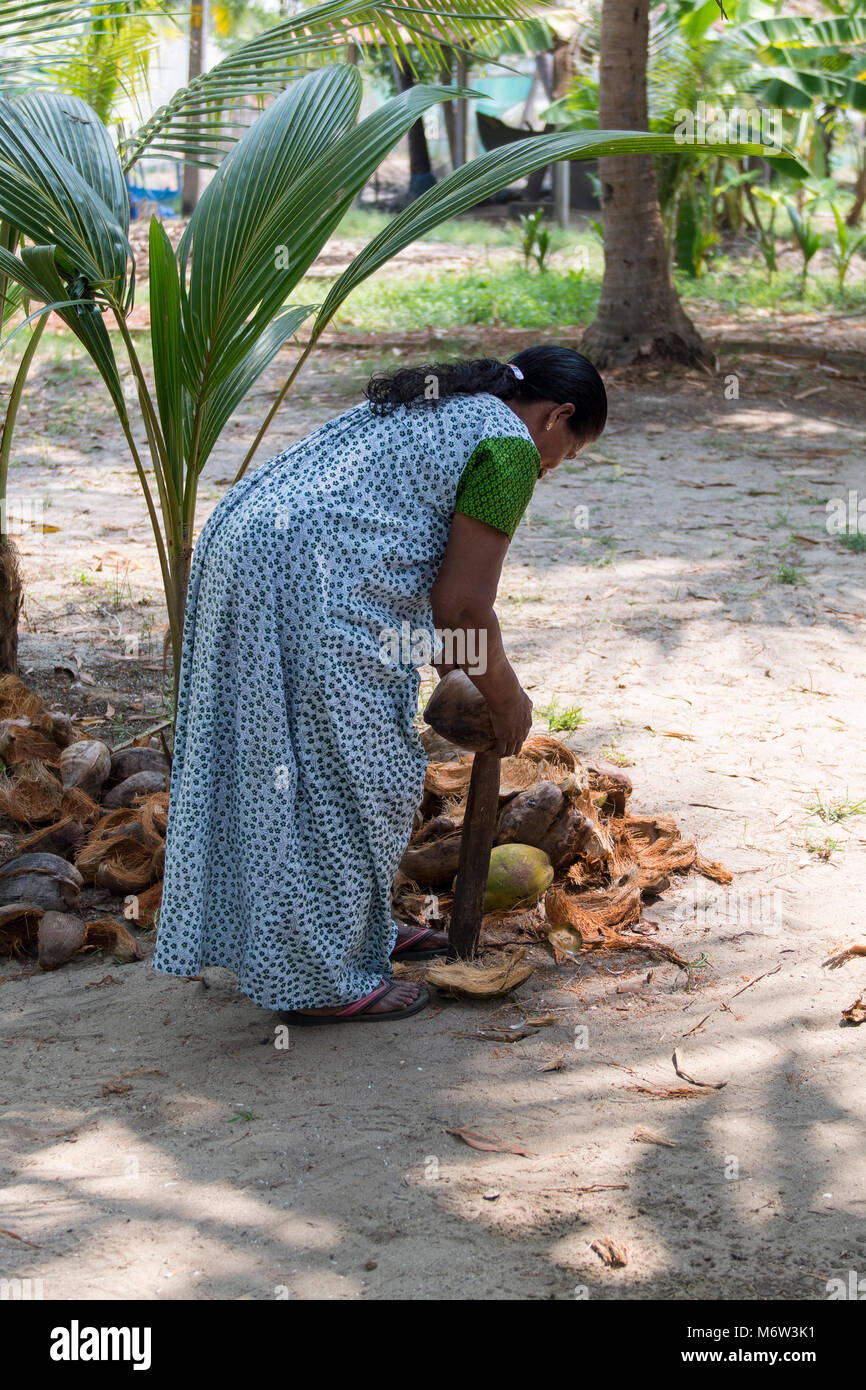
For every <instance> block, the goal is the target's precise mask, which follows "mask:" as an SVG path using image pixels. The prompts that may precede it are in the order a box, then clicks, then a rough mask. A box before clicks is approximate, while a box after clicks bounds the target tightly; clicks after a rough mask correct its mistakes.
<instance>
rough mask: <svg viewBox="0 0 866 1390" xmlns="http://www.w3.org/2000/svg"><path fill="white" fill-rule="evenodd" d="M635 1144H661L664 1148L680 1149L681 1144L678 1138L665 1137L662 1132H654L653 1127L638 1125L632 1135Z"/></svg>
mask: <svg viewBox="0 0 866 1390" xmlns="http://www.w3.org/2000/svg"><path fill="white" fill-rule="evenodd" d="M631 1142H632V1143H633V1144H659V1145H661V1147H662V1148H664V1149H678V1148H679V1144H678V1143H677V1141H676V1139H665V1137H664V1135H662V1134H653V1132H652V1130H651V1129H644V1128H643V1126H642V1125H638V1127H637V1129H636V1130H635V1132H634V1134H633V1135H632V1136H631Z"/></svg>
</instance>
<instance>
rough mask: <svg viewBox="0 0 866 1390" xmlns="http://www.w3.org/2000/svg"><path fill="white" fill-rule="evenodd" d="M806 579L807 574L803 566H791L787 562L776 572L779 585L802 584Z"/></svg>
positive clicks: (783, 562) (784, 561)
mask: <svg viewBox="0 0 866 1390" xmlns="http://www.w3.org/2000/svg"><path fill="white" fill-rule="evenodd" d="M805 578H806V572H805V570H804V569H803V566H802V565H791V564H789V563H788V562H787V560H783V561H782V563H781V565H780V566H779V568H778V569H777V570H776V583H777V584H802V583H803V581H804V580H805Z"/></svg>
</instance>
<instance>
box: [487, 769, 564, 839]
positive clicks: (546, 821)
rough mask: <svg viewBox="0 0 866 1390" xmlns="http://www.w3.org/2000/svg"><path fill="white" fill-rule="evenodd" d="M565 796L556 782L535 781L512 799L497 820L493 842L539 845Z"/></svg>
mask: <svg viewBox="0 0 866 1390" xmlns="http://www.w3.org/2000/svg"><path fill="white" fill-rule="evenodd" d="M564 800H565V798H564V797H563V795H562V792H561V791H560V789H559V787H558V786H557V785H556V783H555V782H536V783H535V786H534V787H529V788H528V789H527V790H526V791H525V792H518V794H517V795H516V796H514V797H512V798H511V800H510V801H509V802H508V803H507V805H506V807H505V809H504V810H503V811H502V812H500V815H499V820H498V821H497V823H496V843H497V844H500V845H504V844H521V845H541V844H542V843H543V841H544V837H545V835H546V834H547V832H548V831H549V830H550V827H551V826H552V825H553V822H554V821H555V819H556V817H557V816H558V815H559V813H560V811H561V810H562V807H563V803H564Z"/></svg>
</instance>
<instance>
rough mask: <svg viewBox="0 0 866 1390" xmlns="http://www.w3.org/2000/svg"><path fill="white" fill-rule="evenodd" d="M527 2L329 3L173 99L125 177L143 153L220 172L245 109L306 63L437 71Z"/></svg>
mask: <svg viewBox="0 0 866 1390" xmlns="http://www.w3.org/2000/svg"><path fill="white" fill-rule="evenodd" d="M530 8H531V7H530V4H529V2H528V0H473V4H472V5H471V7H466V6H464V5H463V4H462V3H461V0H436V7H435V9H434V8H432V7H429V6H426V5H424V4H422V3H420V2H419V0H403V3H402V4H396V3H395V4H387V3H386V4H374V5H365V4H360V5H359V4H358V3H357V0H326V3H324V4H320V5H316V6H313V7H311V8H310V9H307V10H302V11H301V12H300V13H299V14H297V15H294V16H293V17H292V18H291V19H287V20H284V21H283V22H282V23H280V24H276V25H274V26H273V27H272V28H270V29H267V30H265V32H264V33H262V34H259V35H257V37H256V38H254V39H251V40H250V41H249V42H248V43H245V44H243V45H242V46H241V47H240V48H238V49H236V50H235V51H234V52H233V53H230V54H229V55H228V57H226V58H224V59H223V60H222V62H221V63H218V64H217V65H216V66H215V67H213V68H211V69H210V71H209V72H206V73H203V74H202V75H201V77H199V78H197V79H196V80H195V81H194V82H192V83H190V85H189V86H188V87H183V88H181V89H180V91H178V92H176V93H175V94H174V96H173V97H172V99H171V101H169V102H168V103H167V104H166V105H165V106H163V107H160V109H159V110H158V111H156V112H155V113H154V114H153V116H152V117H151V118H150V120H148V121H147V122H145V124H144V125H143V126H142V127H141V128H140V129H139V130H138V131H136V132H135V134H134V135H132V136H131V137H130V138H129V139H128V140H127V141H125V142H124V144H123V147H122V161H123V167H124V169H125V170H128V169H129V168H130V167H131V166H132V165H133V164H134V163H135V162H136V160H138V159H140V158H141V157H142V155H143V154H153V155H156V154H162V155H167V156H169V157H170V158H173V159H183V160H186V161H187V162H188V163H192V164H199V165H202V166H205V167H208V166H211V167H212V166H215V165H218V164H219V162H220V160H221V158H222V156H223V154H224V151H225V146H226V142H233V141H235V140H237V139H238V137H239V135H240V134H241V133H242V131H243V129H244V124H243V115H242V109H241V106H242V102H244V101H245V100H246V101H247V103H248V102H249V100H250V99H253V100H255V101H257V102H260V103H261V102H263V101H264V99H265V98H267V97H268V96H271V95H273V94H275V93H276V92H279V91H281V90H282V89H283V88H284V87H285V86H286V84H287V83H288V82H290V81H292V80H294V79H295V78H297V77H299V76H300V75H302V73H303V71H304V67H303V65H304V63H305V62H306V61H308V60H312V59H320V58H321V57H322V56H330V57H332V58H333V57H334V56H335V55H336V54H340V53H342V54H348V50H349V45H350V44H352V45H354V47H355V49H356V50H357V51H358V52H359V54H360V55H361V56H364V55H365V54H367V53H370V54H373V53H377V54H378V53H381V51H382V50H383V49H384V48H388V49H390V50H391V51H392V52H393V53H395V54H397V55H399V56H401V57H402V58H403V59H404V60H405V61H406V62H407V63H408V64H409V66H410V67H411V66H413V58H412V50H414V51H416V52H417V53H418V55H419V56H420V57H421V58H422V59H423V60H424V61H425V62H427V63H430V64H434V63H435V64H436V65H437V66H438V67H439V68H440V70H441V68H442V67H443V66H447V64H448V63H449V62H450V55H451V53H452V52H454V51H458V52H460V51H464V46H465V45H467V44H478V43H488V42H489V41H490V40H491V39H492V38H493V37H494V36H495V35H496V34H497V33H499V32H500V31H501V30H502V28H503V26H504V25H505V24H506V23H507V22H509V21H512V20H515V19H526V18H527V17H528V16H529V14H530Z"/></svg>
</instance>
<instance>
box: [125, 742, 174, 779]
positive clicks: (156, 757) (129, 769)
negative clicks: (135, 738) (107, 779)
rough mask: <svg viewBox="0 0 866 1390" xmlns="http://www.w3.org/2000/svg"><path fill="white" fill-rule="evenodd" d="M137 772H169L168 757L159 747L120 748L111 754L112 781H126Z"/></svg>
mask: <svg viewBox="0 0 866 1390" xmlns="http://www.w3.org/2000/svg"><path fill="white" fill-rule="evenodd" d="M136 772H163V773H168V772H169V766H168V759H167V758H166V756H165V754H164V753H162V752H161V751H160V750H159V749H158V748H119V749H118V750H117V752H116V753H112V754H111V780H112V782H125V781H126V779H127V777H132V776H134V775H135V773H136Z"/></svg>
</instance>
